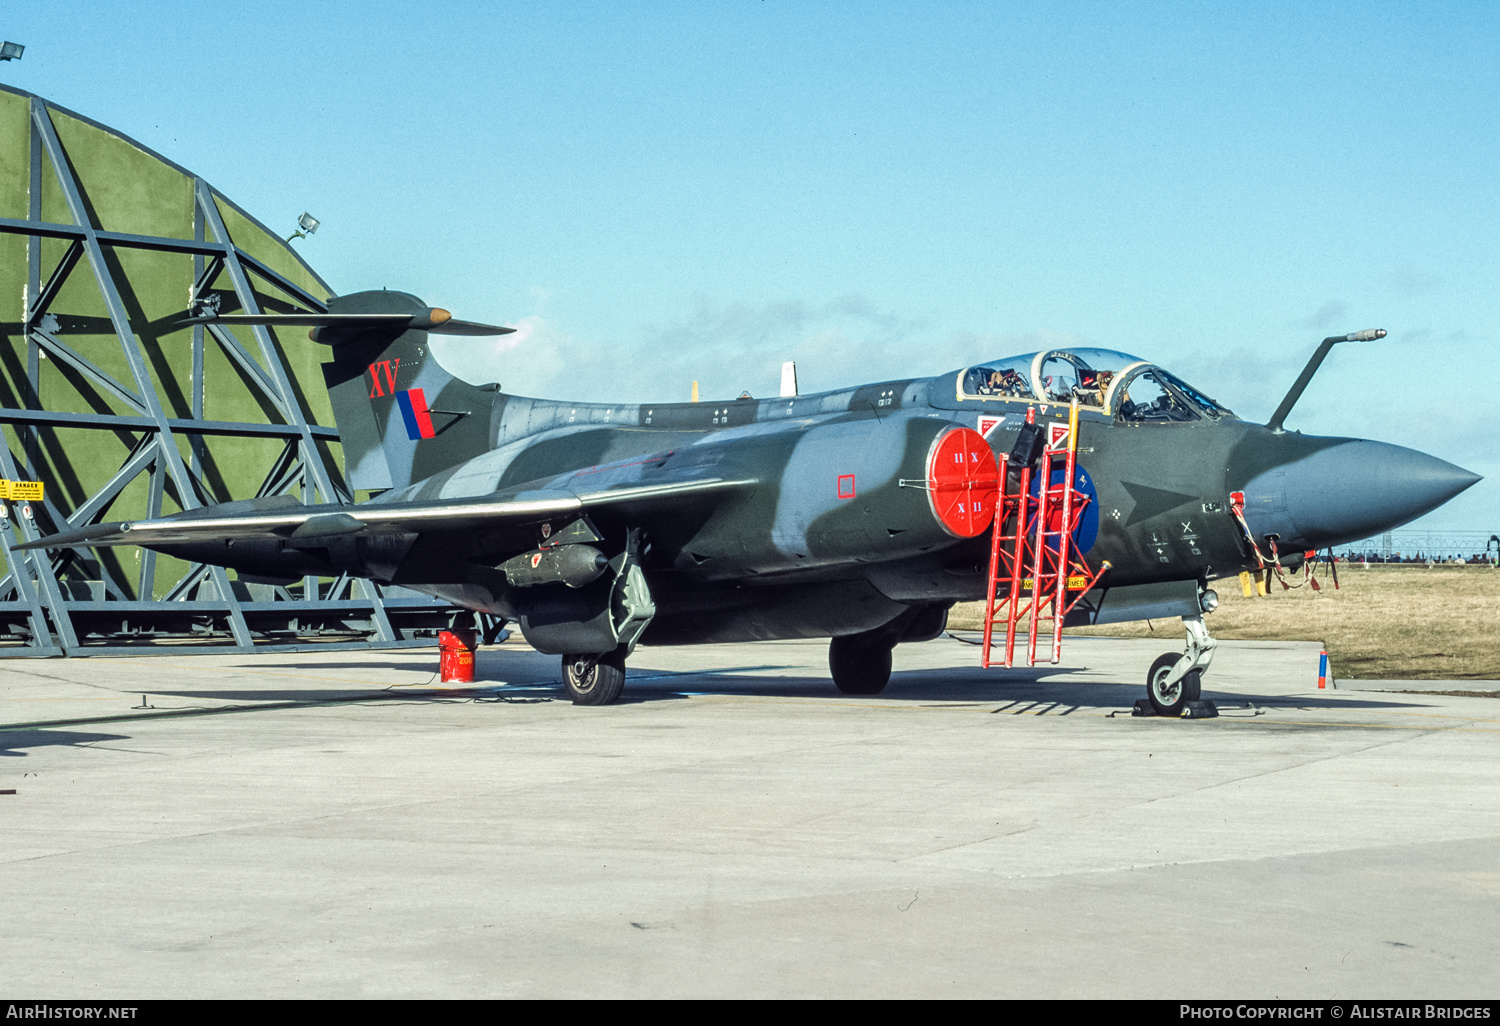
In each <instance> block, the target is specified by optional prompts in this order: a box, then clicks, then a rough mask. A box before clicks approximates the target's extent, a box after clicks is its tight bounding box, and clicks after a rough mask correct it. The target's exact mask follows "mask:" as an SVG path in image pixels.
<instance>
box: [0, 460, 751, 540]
mask: <svg viewBox="0 0 1500 1026" xmlns="http://www.w3.org/2000/svg"><path fill="white" fill-rule="evenodd" d="M757 483H758V482H757V481H756V480H755V479H749V478H747V479H740V480H728V479H725V478H717V477H713V478H701V479H697V480H688V481H673V482H669V483H661V484H651V485H633V486H625V487H619V488H609V489H603V490H600V491H594V492H581V493H577V492H562V491H524V490H523V491H517V492H515V493H514V494H512V495H510V496H508V497H506V498H486V499H468V500H454V501H449V502H438V503H366V504H364V505H359V506H332V505H324V506H304V505H302V504H301V503H299V502H297V500H296V499H294V498H292V497H290V496H284V497H283V496H277V497H276V499H285V500H286V501H279V502H272V503H268V502H266V501H265V500H253V499H252V500H245V501H243V502H235V503H224V504H222V505H220V506H209V507H205V508H203V509H197V510H189V511H188V512H186V513H178V514H176V515H174V516H170V517H162V518H160V519H156V520H133V521H117V522H114V523H108V524H96V525H93V526H90V527H84V528H80V529H78V530H75V531H63V532H60V533H58V534H54V535H50V536H48V537H46V538H41V539H39V540H37V541H34V542H28V543H26V544H24V545H17V546H15V548H17V549H64V548H95V547H110V546H116V545H140V546H143V547H146V548H152V547H155V546H158V545H182V544H191V543H194V542H208V541H220V540H228V539H236V540H238V539H242V538H243V539H250V538H265V539H284V540H290V541H292V542H296V541H300V540H311V539H313V538H331V537H355V536H359V535H367V534H373V533H385V532H408V531H414V532H427V531H464V530H474V529H477V528H483V527H496V526H521V525H525V524H528V523H539V522H541V521H545V520H548V519H550V518H553V517H556V516H558V515H561V514H566V513H583V512H587V511H589V510H595V509H606V508H619V509H622V510H624V511H626V512H630V511H635V510H642V511H644V510H647V509H650V508H657V507H660V506H662V505H663V504H665V505H670V504H671V503H672V502H673V501H674V500H676V499H680V498H686V497H688V496H693V495H703V494H711V493H715V492H730V491H737V490H740V489H744V488H750V487H753V486H754V485H755V484H757ZM256 503H259V505H258V506H256V505H255V504H256ZM226 507H239V509H236V510H235V511H234V512H231V511H230V510H229V509H227V508H226ZM241 509H243V510H245V512H243V513H241V512H240V511H239V510H241Z"/></svg>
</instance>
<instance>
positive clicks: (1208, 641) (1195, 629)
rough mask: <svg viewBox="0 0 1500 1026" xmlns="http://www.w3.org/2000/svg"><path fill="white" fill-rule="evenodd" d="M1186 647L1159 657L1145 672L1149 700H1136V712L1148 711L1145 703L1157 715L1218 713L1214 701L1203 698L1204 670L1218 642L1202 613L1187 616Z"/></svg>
mask: <svg viewBox="0 0 1500 1026" xmlns="http://www.w3.org/2000/svg"><path fill="white" fill-rule="evenodd" d="M1182 626H1183V628H1184V629H1185V630H1186V631H1187V651H1186V652H1184V653H1183V654H1182V655H1178V654H1177V653H1175V652H1168V653H1166V654H1165V655H1162V656H1159V657H1157V660H1156V662H1154V663H1152V664H1151V670H1150V672H1148V673H1147V674H1146V699H1147V701H1146V702H1137V703H1136V712H1137V715H1142V716H1144V715H1148V713H1147V711H1146V709H1145V708H1143V706H1145V705H1147V703H1149V704H1150V711H1151V713H1154V714H1155V715H1157V716H1184V715H1185V716H1195V717H1208V716H1217V715H1218V714H1219V712H1218V710H1217V709H1216V708H1214V704H1213V703H1212V702H1205V701H1203V698H1202V692H1203V673H1204V671H1205V670H1207V669H1208V666H1209V664H1210V663H1212V662H1213V659H1214V650H1215V649H1216V648H1218V647H1219V643H1218V642H1217V641H1216V640H1214V638H1213V637H1211V636H1210V635H1209V633H1208V628H1207V627H1205V626H1204V624H1203V617H1201V616H1184V617H1183V618H1182Z"/></svg>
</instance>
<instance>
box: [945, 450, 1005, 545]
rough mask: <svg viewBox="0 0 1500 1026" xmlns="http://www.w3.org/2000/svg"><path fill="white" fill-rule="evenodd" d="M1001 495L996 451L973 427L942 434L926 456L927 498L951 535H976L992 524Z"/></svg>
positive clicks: (971, 536) (960, 536)
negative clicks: (996, 504) (996, 503)
mask: <svg viewBox="0 0 1500 1026" xmlns="http://www.w3.org/2000/svg"><path fill="white" fill-rule="evenodd" d="M999 495H1000V471H999V468H998V467H997V466H996V465H995V452H994V450H993V449H991V448H990V446H989V443H988V442H986V441H985V440H984V438H983V436H981V435H980V434H979V432H978V431H974V430H972V429H971V428H955V429H954V430H952V431H949V432H947V433H946V434H944V435H941V436H939V438H938V439H937V441H935V442H933V444H932V453H931V455H929V456H928V457H927V499H928V501H929V502H930V503H931V504H932V514H933V516H935V517H937V520H938V523H940V524H942V525H943V529H944V530H946V531H947V532H948V533H949V534H952V535H954V536H956V537H959V538H973V537H976V536H977V535H979V534H980V533H982V532H983V531H984V530H985V528H987V527H989V526H990V522H991V521H992V520H993V519H994V517H995V502H996V501H997V500H998V498H999Z"/></svg>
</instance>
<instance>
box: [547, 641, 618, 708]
mask: <svg viewBox="0 0 1500 1026" xmlns="http://www.w3.org/2000/svg"><path fill="white" fill-rule="evenodd" d="M562 677H563V691H564V692H565V693H566V694H567V696H568V697H569V698H570V699H572V700H573V704H574V705H609V704H610V703H611V702H613V701H614V700H615V699H617V698H619V697H620V692H621V691H624V690H625V653H624V652H621V651H615V652H609V653H606V654H605V655H589V654H579V655H565V656H563V657H562Z"/></svg>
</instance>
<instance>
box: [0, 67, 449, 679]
mask: <svg viewBox="0 0 1500 1026" xmlns="http://www.w3.org/2000/svg"><path fill="white" fill-rule="evenodd" d="M331 294H332V292H331V290H330V289H329V287H328V286H327V285H326V284H325V283H324V282H323V280H322V279H321V278H319V277H318V275H317V274H316V273H314V272H313V270H312V269H311V268H310V267H309V266H308V265H307V264H306V263H305V262H304V261H303V260H302V259H301V257H300V256H299V255H298V254H297V253H296V252H294V251H293V250H292V249H291V248H290V246H289V245H288V244H287V243H286V242H284V241H282V239H281V238H280V237H278V236H277V235H276V234H275V233H273V232H272V231H271V230H270V229H268V228H266V227H265V226H264V225H262V224H261V223H260V222H258V221H256V220H255V219H254V218H253V217H251V216H250V215H249V214H247V213H246V212H245V211H243V210H241V209H240V208H239V207H237V206H236V205H235V204H234V203H232V202H230V201H229V200H228V199H227V198H226V197H225V196H223V195H222V194H221V193H219V192H218V191H217V190H216V189H214V188H213V187H212V186H211V185H209V184H208V183H207V182H205V181H204V180H203V179H202V178H200V177H198V176H197V175H195V174H193V173H192V172H191V171H188V170H186V169H184V168H182V167H179V166H178V165H176V164H174V163H172V162H171V161H169V160H167V159H165V158H164V157H161V156H160V155H158V154H156V153H153V152H152V151H150V150H149V149H147V148H146V147H144V146H142V145H140V144H139V143H137V142H134V141H133V140H131V139H129V138H127V137H125V136H123V135H121V134H120V133H118V132H116V131H114V130H113V129H110V128H108V127H106V126H104V125H100V124H98V123H96V122H93V121H90V120H89V119H87V118H85V117H82V116H80V115H78V114H75V113H72V112H71V111H67V110H64V109H62V108H60V107H57V106H55V105H54V104H51V103H49V102H47V101H46V100H44V99H42V98H40V97H37V96H33V95H30V94H27V93H24V92H19V91H17V90H13V89H8V88H5V87H3V86H0V425H3V433H4V440H5V444H4V445H0V478H3V479H5V481H7V482H17V481H18V482H41V484H42V486H43V489H44V491H43V497H42V498H41V499H40V500H35V499H30V500H28V499H27V498H26V495H27V494H28V492H29V491H34V489H35V486H34V485H31V486H28V485H25V484H23V485H21V486H19V487H13V486H10V485H0V488H3V489H5V490H6V496H5V497H4V498H3V499H0V507H3V512H4V517H3V518H0V559H3V561H4V566H3V568H0V654H6V655H64V654H66V655H82V654H90V653H100V654H108V653H118V652H123V651H137V650H139V646H140V644H141V643H142V642H156V643H163V642H165V643H172V644H181V643H183V642H188V641H197V642H200V643H203V644H206V645H215V646H217V647H216V649H215V650H223V649H225V648H230V649H237V650H241V651H249V650H251V649H254V648H256V647H262V646H265V645H278V646H281V647H286V646H298V645H306V644H316V645H317V646H318V647H319V648H326V647H329V646H330V645H340V644H343V645H349V646H355V647H361V648H364V647H371V646H395V645H405V644H431V643H432V641H431V639H432V637H433V635H434V632H435V631H436V630H437V629H438V628H441V627H444V626H447V625H448V622H449V616H450V615H451V612H452V611H451V609H450V607H448V606H447V605H446V604H441V603H437V602H435V601H434V600H433V599H430V598H428V597H426V596H421V595H417V594H415V593H412V592H406V591H403V590H401V589H385V590H384V591H382V589H380V588H377V587H376V586H374V585H371V584H369V583H368V582H365V581H360V580H350V579H348V578H339V579H319V578H313V577H310V578H306V579H304V580H302V581H300V582H295V583H292V584H285V583H259V582H254V581H246V580H236V579H234V577H233V575H232V574H231V573H230V572H226V571H225V570H223V569H220V568H218V567H212V566H205V565H202V564H196V565H194V564H188V563H184V562H182V561H180V560H175V559H171V558H168V557H165V556H159V555H156V554H154V553H151V552H146V551H140V550H135V549H130V548H125V549H100V550H88V551H86V550H63V551H61V552H50V553H49V552H26V553H19V552H13V551H12V546H14V545H16V544H18V543H20V542H23V541H31V540H33V539H35V538H38V537H41V536H42V535H44V534H50V533H52V532H54V531H59V530H66V529H71V528H78V527H84V526H87V525H89V524H93V523H97V522H100V521H102V520H121V519H132V518H140V517H148V516H158V515H163V514H168V513H172V512H176V511H178V510H186V509H194V508H197V507H199V506H204V505H209V504H212V503H218V502H225V501H229V500H232V499H246V498H252V497H255V496H266V495H276V494H290V495H294V496H297V497H298V498H299V499H301V500H302V501H305V502H309V503H312V502H352V501H353V496H352V495H351V493H350V491H349V489H348V488H347V486H346V484H345V482H344V477H343V474H342V471H341V462H342V461H341V452H340V448H339V437H338V432H337V430H336V429H335V428H334V427H333V426H332V425H333V417H332V413H331V411H330V409H329V406H328V397H327V394H326V392H325V391H324V388H323V383H322V374H321V370H320V363H321V361H322V360H323V359H324V358H325V357H326V350H323V347H321V346H318V345H316V344H314V343H312V342H310V341H308V340H307V338H306V337H305V336H304V335H302V334H301V333H300V332H298V333H296V334H295V336H293V335H292V334H291V333H288V334H287V336H286V337H284V338H278V337H277V334H276V332H275V331H274V330H273V329H269V328H265V327H245V328H238V327H236V328H225V327H223V326H219V325H212V326H203V325H196V326H183V325H182V324H181V322H182V321H183V319H184V318H185V317H186V316H187V314H188V311H189V310H201V309H205V308H215V309H218V310H220V311H222V312H226V313H227V312H232V311H238V312H244V313H261V312H266V313H282V312H286V313H290V312H294V311H318V312H321V311H323V310H325V309H326V302H327V299H328V297H329V296H330V295H331Z"/></svg>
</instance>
